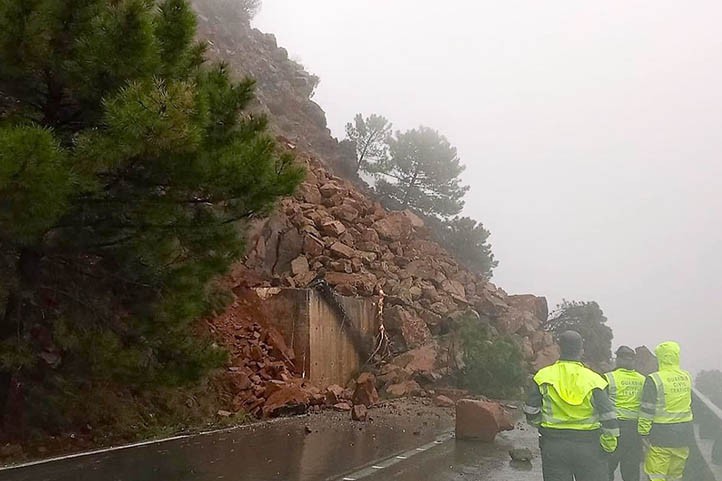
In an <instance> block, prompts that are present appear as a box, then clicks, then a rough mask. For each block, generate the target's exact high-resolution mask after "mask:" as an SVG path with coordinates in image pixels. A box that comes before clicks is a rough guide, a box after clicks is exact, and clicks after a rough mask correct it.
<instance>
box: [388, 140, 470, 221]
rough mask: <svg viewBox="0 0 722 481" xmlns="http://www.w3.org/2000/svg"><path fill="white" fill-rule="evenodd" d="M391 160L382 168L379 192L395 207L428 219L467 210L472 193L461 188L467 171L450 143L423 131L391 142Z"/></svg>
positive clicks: (446, 216)
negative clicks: (465, 206)
mask: <svg viewBox="0 0 722 481" xmlns="http://www.w3.org/2000/svg"><path fill="white" fill-rule="evenodd" d="M389 152H390V157H389V159H388V161H387V162H386V163H385V164H383V165H381V166H379V167H380V168H379V169H378V171H379V178H378V181H377V183H376V189H377V191H378V192H379V194H380V195H381V197H382V198H386V199H387V200H389V201H390V204H391V205H392V206H393V207H400V208H402V209H405V208H408V207H410V208H412V209H414V210H416V211H418V212H422V213H424V214H425V215H427V216H432V217H439V218H448V217H451V216H454V215H457V214H458V213H459V212H461V209H462V208H463V207H464V201H463V200H462V198H463V197H464V195H465V194H466V192H467V191H468V190H469V188H468V187H467V186H462V185H461V180H460V179H459V175H461V173H462V172H463V171H464V166H463V165H462V164H461V161H460V160H459V157H458V155H457V152H456V148H455V147H453V146H452V145H451V144H450V143H449V141H448V140H447V139H446V137H444V136H443V135H441V134H439V133H438V132H437V131H435V130H433V129H430V128H428V127H420V128H418V129H414V130H410V131H408V132H404V133H402V132H397V133H396V135H395V136H394V137H392V138H390V139H389Z"/></svg>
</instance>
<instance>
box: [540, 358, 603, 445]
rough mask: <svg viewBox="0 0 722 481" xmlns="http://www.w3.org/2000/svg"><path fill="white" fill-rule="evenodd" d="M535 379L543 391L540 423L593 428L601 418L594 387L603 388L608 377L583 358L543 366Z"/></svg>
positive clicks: (598, 426) (599, 426)
mask: <svg viewBox="0 0 722 481" xmlns="http://www.w3.org/2000/svg"><path fill="white" fill-rule="evenodd" d="M534 382H535V383H536V384H537V385H538V386H539V390H540V392H541V394H542V399H543V401H542V409H541V423H540V425H541V426H542V427H544V428H548V429H573V430H578V431H593V430H595V429H600V428H601V420H600V419H599V416H598V415H597V413H596V412H595V409H594V406H593V405H592V392H593V391H594V389H604V388H606V387H607V381H605V380H604V378H602V377H601V376H600V375H599V374H597V373H595V372H594V371H592V370H590V369H588V368H586V367H585V366H584V365H583V364H582V363H581V362H576V361H564V360H562V361H557V362H556V363H554V364H552V365H551V366H547V367H545V368H543V369H541V370H540V371H539V372H537V373H536V375H535V376H534Z"/></svg>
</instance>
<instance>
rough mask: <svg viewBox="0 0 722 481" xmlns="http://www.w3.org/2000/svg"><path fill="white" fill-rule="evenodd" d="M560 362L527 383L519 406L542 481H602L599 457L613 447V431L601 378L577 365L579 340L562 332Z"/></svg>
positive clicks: (604, 470)
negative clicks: (534, 442) (535, 440)
mask: <svg viewBox="0 0 722 481" xmlns="http://www.w3.org/2000/svg"><path fill="white" fill-rule="evenodd" d="M558 342H559V349H560V359H559V361H557V362H556V363H554V364H552V365H551V366H547V367H545V368H543V369H541V370H539V372H537V373H536V375H535V376H534V378H533V383H532V385H531V387H530V389H529V397H528V399H527V403H526V405H525V406H524V413H525V414H526V416H527V421H528V422H529V423H530V424H532V425H534V426H536V427H537V428H538V429H539V434H540V437H539V447H540V448H541V458H542V474H543V478H544V481H572V480H576V481H607V476H608V468H607V462H606V458H605V455H604V453H605V452H606V453H611V452H614V450H615V449H616V447H617V437H618V436H619V427H618V425H617V414H616V411H615V409H614V405H613V404H612V403H611V401H610V400H609V397H608V396H607V393H606V391H605V388H606V387H607V381H606V380H605V379H604V377H602V376H600V375H599V374H597V373H596V372H594V371H592V370H591V369H588V368H587V367H586V366H584V364H582V362H581V359H582V354H583V352H584V350H583V341H582V336H581V335H579V333H578V332H575V331H565V332H563V333H562V334H561V335H560V336H559V339H558Z"/></svg>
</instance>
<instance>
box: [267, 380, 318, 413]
mask: <svg viewBox="0 0 722 481" xmlns="http://www.w3.org/2000/svg"><path fill="white" fill-rule="evenodd" d="M310 402H311V396H310V395H309V393H308V392H307V391H306V390H305V389H303V388H302V387H301V386H299V385H296V384H286V385H285V386H283V387H282V388H280V389H278V390H276V391H275V392H274V393H273V394H271V395H270V396H269V397H268V398H267V399H266V403H265V405H264V406H263V416H264V417H277V416H284V415H292V414H303V413H305V412H306V411H307V410H308V406H309V404H310Z"/></svg>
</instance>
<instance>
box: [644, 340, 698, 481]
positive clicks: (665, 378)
mask: <svg viewBox="0 0 722 481" xmlns="http://www.w3.org/2000/svg"><path fill="white" fill-rule="evenodd" d="M655 354H656V355H657V361H658V363H659V370H658V371H657V372H654V373H652V374H650V375H649V376H647V378H646V379H645V381H644V388H643V390H642V405H641V408H640V411H639V422H638V424H637V429H638V431H639V434H641V435H642V438H643V439H644V440H645V441H646V444H647V454H646V455H645V458H644V472H645V473H646V474H647V476H649V479H650V480H651V481H661V480H665V481H673V480H675V479H682V476H683V475H684V467H685V465H686V463H687V458H688V457H689V446H690V445H691V443H692V442H694V431H693V430H692V429H693V428H692V420H693V417H694V416H693V414H692V377H691V376H690V375H689V373H688V372H687V371H685V370H684V369H682V368H680V363H679V357H680V347H679V344H677V343H676V342H673V341H667V342H663V343H661V344H660V345H659V346H657V349H655Z"/></svg>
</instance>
